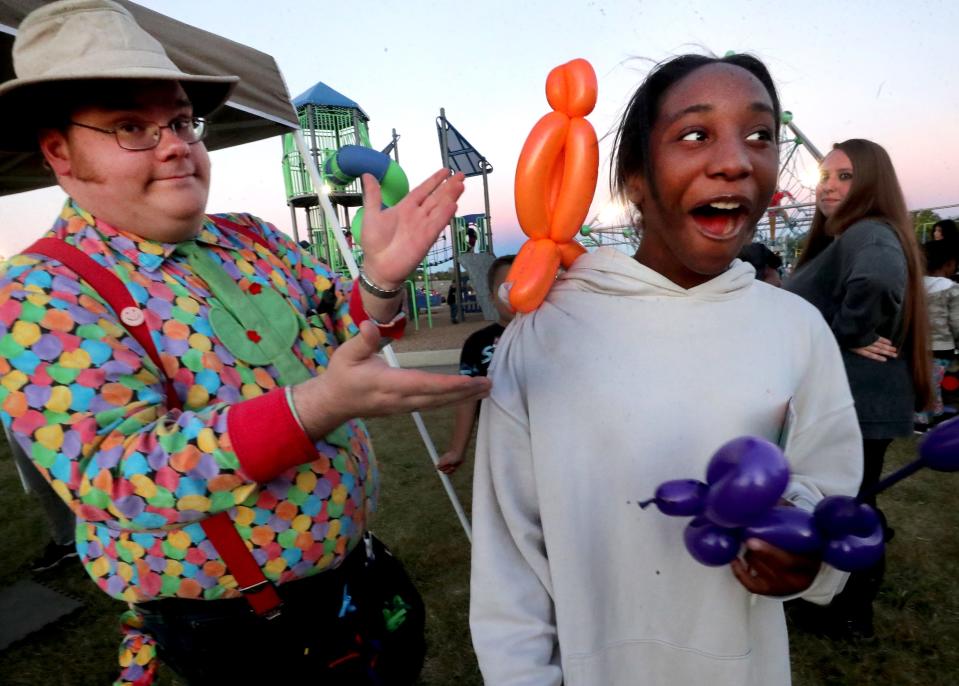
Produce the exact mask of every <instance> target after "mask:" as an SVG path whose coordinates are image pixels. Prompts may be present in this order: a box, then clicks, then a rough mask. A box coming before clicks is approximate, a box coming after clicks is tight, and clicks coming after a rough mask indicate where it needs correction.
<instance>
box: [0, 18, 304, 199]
mask: <svg viewBox="0 0 959 686" xmlns="http://www.w3.org/2000/svg"><path fill="white" fill-rule="evenodd" d="M118 2H120V3H121V4H123V5H125V6H126V7H127V8H128V9H129V10H130V12H131V13H133V16H134V17H136V20H137V22H138V23H139V24H140V26H142V27H143V28H144V29H145V30H146V31H147V32H149V33H150V34H152V35H153V36H154V37H155V38H156V39H157V40H159V41H160V43H162V44H163V47H164V48H166V51H167V54H168V55H169V56H170V59H172V60H173V62H174V63H175V64H176V65H177V66H178V67H179V68H180V69H182V70H183V71H185V72H187V73H188V74H235V75H237V76H239V77H240V83H239V84H237V87H236V90H234V91H233V94H232V95H231V96H230V100H229V101H228V102H227V104H226V106H224V107H223V108H222V109H220V110H219V111H218V112H217V113H216V114H215V115H214V117H213V121H212V124H211V126H210V129H209V131H208V134H207V139H206V147H207V148H208V149H210V150H217V149H219V148H227V147H230V146H233V145H240V144H243V143H251V142H253V141H257V140H261V139H263V138H269V137H271V136H276V135H278V134H281V133H287V132H289V131H290V129H296V128H298V127H299V123H298V119H297V116H296V111H295V110H294V109H293V106H292V105H291V103H290V94H289V92H288V91H287V89H286V83H285V82H284V80H283V76H282V74H280V70H279V68H278V67H277V65H276V61H275V60H274V59H273V58H272V57H271V56H270V55H267V54H266V53H262V52H260V51H259V50H254V49H253V48H250V47H247V46H245V45H241V44H239V43H235V42H233V41H231V40H229V39H227V38H223V37H222V36H218V35H216V34H213V33H210V32H208V31H203V30H202V29H198V28H196V27H194V26H190V25H189V24H184V23H183V22H179V21H176V20H174V19H171V18H169V17H167V16H165V15H163V14H160V13H159V12H154V11H153V10H150V9H147V8H145V7H141V6H140V5H137V4H134V3H132V2H127V1H126V0H118ZM45 4H47V2H46V1H45V0H0V79H2V80H3V81H6V80H7V79H12V78H14V72H13V55H12V50H13V39H14V37H15V36H16V32H17V27H18V26H19V25H20V22H21V21H22V20H23V18H24V17H25V16H26V15H27V14H29V13H30V12H31V11H32V10H34V9H36V8H37V7H40V6H41V5H45ZM55 183H56V179H54V178H53V176H52V175H51V174H50V173H49V172H47V171H46V170H45V169H44V168H43V165H42V158H41V156H40V154H39V153H8V152H3V151H0V195H9V194H11V193H19V192H22V191H28V190H33V189H35V188H43V187H45V186H52V185H54V184H55Z"/></svg>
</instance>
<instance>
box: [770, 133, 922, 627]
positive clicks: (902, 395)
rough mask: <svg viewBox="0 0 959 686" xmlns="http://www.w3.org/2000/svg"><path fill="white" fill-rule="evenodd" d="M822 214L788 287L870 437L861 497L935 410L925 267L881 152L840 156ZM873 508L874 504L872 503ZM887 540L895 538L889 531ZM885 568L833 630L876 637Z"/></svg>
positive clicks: (843, 606)
mask: <svg viewBox="0 0 959 686" xmlns="http://www.w3.org/2000/svg"><path fill="white" fill-rule="evenodd" d="M820 170H821V173H820V180H819V183H818V185H817V186H816V214H815V217H814V218H813V222H812V227H811V228H810V231H809V236H808V239H807V242H806V247H805V250H804V251H803V254H802V256H801V258H800V260H799V262H798V264H797V267H796V272H795V274H794V275H793V276H792V278H791V279H790V280H789V281H788V282H787V283H786V285H785V287H786V288H787V289H788V290H791V291H792V292H794V293H796V294H797V295H800V296H802V297H803V298H805V299H806V300H808V301H809V302H811V303H812V304H813V305H815V306H816V307H817V308H819V310H820V311H821V312H822V314H823V316H824V317H825V318H826V321H827V322H829V324H830V326H831V327H832V330H833V333H835V335H836V339H837V341H838V342H839V347H840V348H841V349H842V351H843V361H844V362H845V366H846V373H847V375H848V377H849V385H850V387H851V389H852V395H853V398H854V400H855V402H856V413H857V415H858V417H859V426H860V428H861V430H862V436H863V453H864V459H865V465H864V474H863V484H862V488H861V491H860V492H862V491H865V490H868V489H869V488H870V487H872V486H874V485H875V484H876V483H877V482H878V481H879V477H880V474H881V472H882V465H883V459H884V457H885V453H886V449H887V448H888V447H889V444H890V443H891V442H892V439H894V438H897V437H900V436H908V435H910V434H911V433H912V429H913V411H914V410H915V409H916V408H917V407H918V408H920V409H921V408H923V407H925V405H926V404H927V403H928V402H929V398H930V388H929V383H930V382H929V365H930V360H929V352H928V350H929V347H928V336H929V333H928V322H927V320H926V307H925V296H924V289H923V285H922V277H923V273H924V270H923V267H922V258H921V255H920V249H919V244H918V242H917V240H916V236H915V233H914V231H913V227H912V222H911V220H910V218H909V213H908V211H907V210H906V203H905V200H904V199H903V195H902V189H901V188H900V186H899V181H898V179H897V178H896V172H895V169H894V168H893V165H892V161H891V160H890V159H889V155H888V154H887V153H886V151H885V150H884V149H883V148H882V147H881V146H879V145H877V144H876V143H873V142H871V141H867V140H863V139H851V140H848V141H844V142H842V143H838V144H836V145H835V146H833V150H832V151H831V152H830V153H829V154H828V155H826V157H825V158H824V159H823V161H822V164H821V167H820ZM869 502H870V503H871V504H872V505H875V498H872V499H870V500H869ZM887 538H888V530H887ZM884 567H885V563H884V561H883V562H880V564H879V565H877V567H876V568H875V569H872V570H868V571H867V572H863V573H861V574H854V575H853V576H852V577H851V578H850V580H849V583H848V584H847V586H846V590H845V591H844V592H843V593H842V594H840V596H838V597H837V598H836V600H835V601H834V602H833V604H832V616H831V617H830V618H829V619H828V620H827V621H828V623H829V624H830V625H831V626H832V627H833V628H835V627H841V628H842V629H844V630H846V631H848V632H850V633H853V634H860V635H866V636H870V635H872V632H873V628H872V601H873V599H874V598H875V595H876V593H877V592H878V588H879V585H880V583H881V581H882V574H883V570H884Z"/></svg>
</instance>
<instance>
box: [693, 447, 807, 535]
mask: <svg viewBox="0 0 959 686" xmlns="http://www.w3.org/2000/svg"><path fill="white" fill-rule="evenodd" d="M706 480H707V482H709V486H710V487H709V493H708V495H707V496H706V510H705V516H706V517H708V518H709V519H710V520H711V521H712V522H714V523H715V524H719V525H720V526H724V527H727V528H736V527H742V526H748V525H749V524H752V523H753V521H755V519H756V518H757V517H759V516H760V515H762V514H763V513H764V512H766V510H768V509H770V508H771V507H773V506H774V505H775V504H776V503H777V502H778V501H779V498H780V497H781V496H782V494H783V492H784V491H785V490H786V485H787V484H788V483H789V463H788V462H786V457H785V456H784V455H783V454H782V451H781V450H780V449H779V447H778V446H776V445H775V444H773V443H770V442H769V441H767V440H765V439H762V438H757V437H755V436H743V437H741V438H736V439H733V440H732V441H729V442H728V443H726V444H724V445H723V446H722V447H720V448H719V450H717V451H716V453H715V454H714V455H713V457H712V459H711V460H710V462H709V466H708V468H707V470H706Z"/></svg>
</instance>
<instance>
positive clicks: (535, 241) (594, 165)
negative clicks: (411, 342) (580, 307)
mask: <svg viewBox="0 0 959 686" xmlns="http://www.w3.org/2000/svg"><path fill="white" fill-rule="evenodd" d="M546 100H547V101H548V102H549V105H550V107H552V108H553V111H552V112H550V113H549V114H547V115H545V116H544V117H543V118H542V119H540V120H539V121H538V122H536V125H535V126H534V127H533V130H532V131H531V132H530V134H529V136H528V137H527V139H526V143H524V144H523V150H522V152H520V155H519V162H518V163H517V165H516V181H515V186H514V192H515V197H516V216H517V218H518V219H519V224H520V226H521V227H522V229H523V233H525V234H526V235H527V236H529V240H527V241H526V243H525V244H524V245H523V247H522V248H521V249H520V251H519V254H518V255H517V256H516V260H515V261H514V262H513V266H512V268H510V271H509V274H508V275H507V276H506V283H507V284H509V286H508V288H509V304H510V306H511V307H512V308H513V309H514V310H516V311H517V312H532V311H533V310H535V309H536V308H537V307H539V306H540V304H541V303H542V302H543V300H544V299H545V298H546V294H547V293H549V289H550V287H551V286H552V285H553V281H555V279H556V272H557V271H558V270H559V267H560V265H562V266H563V267H566V268H568V267H569V266H570V265H572V264H573V261H574V260H575V259H576V258H577V257H579V256H580V255H582V254H583V253H584V252H586V249H585V248H583V246H582V245H580V244H579V243H577V242H576V241H574V240H573V238H574V237H575V236H576V234H577V232H578V231H579V229H580V227H581V226H582V225H583V221H584V220H585V219H586V213H587V212H588V211H589V204H590V202H591V201H592V199H593V192H594V191H595V190H596V177H597V176H598V174H599V146H598V144H597V142H596V132H595V131H594V130H593V126H592V124H590V123H589V122H588V121H586V119H585V118H584V117H585V116H586V115H587V114H589V113H590V112H592V111H593V107H595V106H596V72H594V71H593V67H592V66H591V65H590V63H589V62H587V61H586V60H583V59H575V60H573V61H572V62H567V63H566V64H563V65H560V66H558V67H556V68H555V69H553V70H552V71H551V72H550V73H549V76H548V77H546Z"/></svg>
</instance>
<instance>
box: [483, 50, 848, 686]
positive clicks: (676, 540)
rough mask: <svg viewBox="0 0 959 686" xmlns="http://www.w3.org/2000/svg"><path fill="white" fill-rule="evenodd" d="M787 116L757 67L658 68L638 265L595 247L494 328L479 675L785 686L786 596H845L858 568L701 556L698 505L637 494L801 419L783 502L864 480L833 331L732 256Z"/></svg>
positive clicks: (642, 130)
mask: <svg viewBox="0 0 959 686" xmlns="http://www.w3.org/2000/svg"><path fill="white" fill-rule="evenodd" d="M779 122H780V110H779V100H778V97H777V95H776V89H775V86H774V85H773V82H772V79H771V78H770V76H769V73H768V71H767V70H766V68H765V66H763V64H762V63H761V62H759V61H758V60H757V59H755V58H753V57H749V56H747V55H731V56H727V57H723V58H713V57H703V56H699V55H683V56H680V57H677V58H674V59H672V60H669V61H668V62H665V63H663V64H661V65H659V66H658V67H657V68H656V69H654V70H653V72H652V73H651V74H650V75H649V76H648V77H647V79H646V80H645V82H644V83H643V85H642V86H640V88H639V90H638V91H637V92H636V93H635V95H634V96H633V98H632V101H631V102H630V104H629V106H628V107H627V110H626V114H625V115H624V118H623V121H622V123H621V124H620V126H619V130H618V134H617V138H616V141H615V143H614V150H615V157H614V163H613V169H612V174H611V177H612V178H613V179H614V180H615V181H614V183H615V186H616V190H617V191H618V192H619V194H620V196H621V197H624V198H625V199H628V200H629V201H630V203H631V206H632V207H633V208H634V209H635V210H636V211H637V212H639V213H641V214H642V226H643V239H642V243H641V244H640V247H639V250H638V251H637V253H636V255H635V257H630V256H628V255H626V254H624V253H622V252H619V251H618V250H616V249H614V248H611V247H603V248H599V249H598V250H596V251H595V252H591V253H588V254H585V255H582V256H581V257H579V258H578V259H577V260H576V262H574V263H573V265H572V266H571V268H570V269H569V270H568V271H566V272H565V273H564V274H562V275H561V276H560V277H559V279H558V281H557V283H556V284H555V285H554V286H553V288H552V291H551V292H550V294H549V295H548V297H547V299H546V301H545V302H544V303H543V304H542V305H541V306H540V307H539V309H537V310H536V311H534V312H532V313H530V314H522V315H518V316H517V317H516V319H515V320H514V321H513V323H512V324H511V325H510V326H509V328H508V329H507V330H506V332H505V333H504V334H503V337H502V338H501V339H500V343H499V345H498V347H497V350H496V357H495V358H494V360H493V364H492V367H491V369H490V378H491V380H492V382H493V385H492V393H491V395H490V397H489V400H488V401H487V402H485V403H483V409H482V412H481V415H480V427H479V432H478V438H477V450H476V466H475V470H474V486H473V550H472V576H471V589H470V590H471V595H470V627H471V630H472V635H473V645H474V647H475V649H476V654H477V657H478V660H479V665H480V668H481V670H482V672H483V677H484V680H485V683H487V684H495V685H496V686H518V685H520V684H536V685H537V686H558V685H559V684H564V686H597V685H603V686H605V685H607V684H608V685H610V686H612V685H615V684H639V683H642V684H646V685H648V686H664V685H667V684H706V683H708V684H710V686H785V685H786V684H789V682H790V664H789V643H788V637H787V634H786V623H785V618H784V615H783V608H782V598H783V596H787V595H791V594H798V595H801V596H802V597H804V598H807V599H809V600H814V601H817V602H828V601H829V599H830V598H831V597H832V596H833V595H834V593H835V592H836V590H837V589H838V587H839V586H840V584H841V581H842V578H843V575H842V574H840V573H839V572H838V571H836V570H834V569H831V568H829V567H827V566H825V565H821V562H820V560H819V559H818V558H817V557H804V556H799V555H793V554H790V553H787V552H786V551H784V550H781V549H779V548H776V547H774V546H772V545H770V544H768V543H765V542H764V541H760V540H758V539H749V540H747V541H746V545H745V552H744V553H743V554H742V556H741V557H740V558H738V559H736V560H735V561H734V562H733V563H732V564H731V565H729V566H727V567H725V568H711V567H705V566H703V565H700V564H699V563H698V562H696V561H694V560H693V558H692V557H691V556H690V555H689V554H688V553H687V552H686V550H685V549H684V546H683V530H684V528H685V527H686V524H687V523H688V520H687V519H686V518H676V517H667V516H665V515H663V514H661V513H659V512H657V511H656V510H655V509H648V510H641V509H639V508H638V507H637V506H636V503H637V501H639V500H642V499H644V498H648V497H650V496H651V495H652V494H653V492H654V491H655V490H656V487H657V486H658V485H659V484H660V483H662V482H663V481H666V480H668V479H680V478H700V479H701V478H703V476H704V474H705V471H706V465H707V462H708V461H709V458H710V457H711V456H712V454H713V453H714V452H715V451H716V449H717V448H719V447H720V446H721V445H722V444H723V443H725V442H727V441H729V440H730V439H732V438H734V437H737V436H743V435H754V436H761V437H764V438H767V439H770V440H773V441H776V440H778V438H779V436H780V434H781V432H782V430H783V427H784V424H785V423H786V419H787V417H788V418H789V420H790V421H789V424H788V426H789V439H788V444H787V445H786V456H787V458H788V460H789V463H790V468H791V471H792V477H791V480H790V483H789V486H788V488H787V490H786V493H785V498H786V499H787V500H788V501H789V502H791V503H793V504H794V505H795V506H797V507H801V508H803V509H806V510H811V509H812V508H813V507H814V506H815V504H816V503H817V502H818V501H819V500H820V499H821V498H823V497H824V496H827V495H833V494H844V495H852V494H854V493H855V492H856V488H857V487H858V486H859V482H860V480H861V478H862V452H861V451H862V447H861V440H862V439H861V436H860V433H859V427H858V425H857V423H856V413H855V410H854V407H853V403H852V396H851V395H850V392H849V384H848V382H847V381H846V375H845V373H844V371H843V365H842V359H841V357H840V353H839V348H838V346H837V345H836V340H835V337H834V336H833V335H832V332H831V331H830V330H829V327H828V326H827V325H826V322H825V321H824V320H823V318H822V316H821V315H820V314H819V312H818V311H817V310H816V309H815V308H814V307H812V306H810V305H809V304H808V303H806V302H804V301H803V300H802V299H801V298H798V297H796V296H795V295H793V294H791V293H787V292H785V291H784V290H782V289H779V288H770V287H768V286H767V285H766V284H762V283H758V282H757V281H756V280H755V278H754V272H753V269H752V267H750V266H748V265H746V264H744V263H742V262H740V261H738V260H736V259H735V258H736V255H737V254H738V253H739V251H740V249H741V248H742V247H743V245H745V244H746V243H748V242H749V241H750V239H751V238H752V236H753V233H754V232H755V227H756V222H757V221H758V220H759V218H760V217H761V216H762V215H763V212H765V211H766V208H767V206H768V203H769V200H770V198H771V196H772V194H773V191H774V190H775V188H776V179H777V172H778V144H777V137H778V132H779V131H778V129H779ZM784 332H788V334H789V335H786V336H784V335H783V333H784ZM757 341H774V343H773V344H767V345H757V344H756V342H757Z"/></svg>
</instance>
